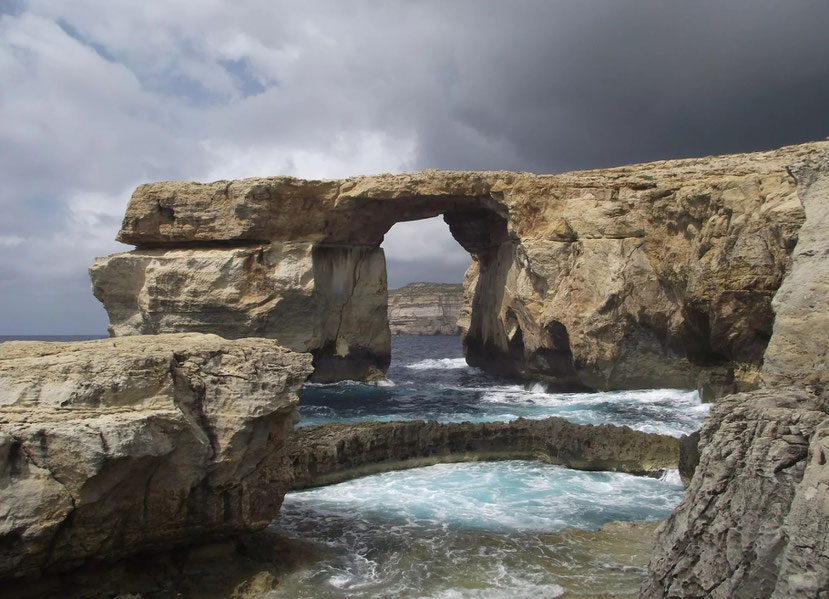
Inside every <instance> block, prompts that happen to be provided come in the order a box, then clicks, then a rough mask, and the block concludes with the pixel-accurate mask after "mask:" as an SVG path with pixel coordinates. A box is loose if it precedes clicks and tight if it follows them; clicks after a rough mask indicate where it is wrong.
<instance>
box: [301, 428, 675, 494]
mask: <svg viewBox="0 0 829 599" xmlns="http://www.w3.org/2000/svg"><path fill="white" fill-rule="evenodd" d="M289 454H290V457H291V462H292V463H293V466H294V488H295V489H302V488H306V487H313V486H321V485H327V484H333V483H337V482H342V481H344V480H348V479H351V478H356V477H358V476H365V475H368V474H376V473H378V472H386V471H390V470H401V469H405V468H417V467H421V466H429V465H432V464H438V463H443V462H468V461H479V460H505V459H525V460H541V461H543V462H546V463H549V464H558V465H562V466H567V467H569V468H576V469H579V470H611V471H616V472H627V473H631V474H650V473H655V472H658V471H660V470H664V469H668V468H676V467H677V462H678V459H679V441H678V440H677V439H676V438H674V437H669V436H666V435H654V434H650V433H643V432H640V431H635V430H632V429H630V428H628V427H624V426H611V425H602V426H592V425H582V424H573V423H572V422H568V421H567V420H564V419H563V418H547V419H544V420H526V419H523V418H519V419H518V420H515V421H512V422H483V423H477V424H472V423H469V422H464V423H447V424H441V423H438V422H434V421H431V422H425V421H422V420H415V421H405V422H360V423H332V424H323V425H319V426H307V427H300V428H298V429H296V431H295V432H294V434H293V437H292V438H291V442H290V450H289Z"/></svg>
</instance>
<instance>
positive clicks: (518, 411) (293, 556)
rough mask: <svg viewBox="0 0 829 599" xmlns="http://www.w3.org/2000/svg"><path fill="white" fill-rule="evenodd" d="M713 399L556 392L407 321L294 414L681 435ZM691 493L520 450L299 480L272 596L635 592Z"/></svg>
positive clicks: (285, 514) (448, 597) (668, 392)
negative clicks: (346, 377) (374, 378)
mask: <svg viewBox="0 0 829 599" xmlns="http://www.w3.org/2000/svg"><path fill="white" fill-rule="evenodd" d="M100 337H101V336H94V335H91V336H53V337H49V338H46V337H30V338H27V339H30V340H47V341H78V340H83V339H95V338H100ZM10 339H12V338H11V337H0V342H2V341H6V340H10ZM14 339H20V337H15V338H14ZM707 410H708V405H707V404H703V403H701V402H700V398H699V396H698V394H697V393H696V392H695V391H693V390H683V389H642V390H634V391H615V392H599V393H559V392H554V391H551V390H549V389H548V388H547V387H546V386H545V385H544V384H542V383H538V382H532V381H529V382H520V381H511V380H504V379H500V378H498V377H494V376H491V375H489V374H487V373H485V372H482V371H481V370H478V369H476V368H472V367H470V366H468V365H467V364H466V361H465V360H464V358H463V348H462V344H461V340H460V338H459V337H456V336H408V335H401V336H395V337H393V338H392V362H391V366H390V368H389V372H388V380H386V381H381V382H379V383H374V384H365V383H359V382H355V381H344V382H341V383H336V384H329V385H322V384H314V383H307V384H306V385H305V386H304V387H303V388H302V390H301V393H300V403H299V414H300V421H299V424H298V426H308V425H313V424H323V423H326V422H337V421H348V422H358V421H366V420H379V421H391V420H406V419H426V420H436V421H439V422H463V421H470V422H494V421H510V420H514V419H516V418H546V417H549V416H559V417H561V418H566V419H567V420H570V421H572V422H576V423H580V424H616V425H626V426H629V427H631V428H634V429H637V430H641V431H646V432H653V433H661V434H666V435H672V436H676V437H678V436H680V435H682V434H687V433H691V432H693V431H695V430H697V429H699V428H700V426H701V424H702V421H703V419H704V417H705V415H706V413H707ZM683 495H684V489H683V486H682V483H681V481H680V480H679V475H678V473H677V472H676V471H668V472H666V473H664V474H663V475H662V476H659V477H642V476H632V475H628V474H621V473H613V472H582V471H577V470H570V469H567V468H564V467H561V466H552V465H548V464H542V463H540V462H534V461H518V460H516V461H496V462H473V463H463V464H439V465H435V466H430V467H425V468H417V469H412V470H405V471H398V472H387V473H383V474H376V475H373V476H366V477H363V478H358V479H354V480H351V481H348V482H344V483H340V484H337V485H331V486H327V487H320V488H316V489H308V490H303V491H295V492H291V493H288V494H287V495H286V497H285V501H284V504H283V506H282V510H281V512H280V515H279V516H278V518H277V519H276V520H275V521H274V522H273V523H272V524H271V526H270V527H269V530H270V532H271V533H273V534H274V535H275V536H276V538H279V539H281V544H282V545H281V546H282V547H283V551H284V553H283V555H284V556H285V564H286V566H285V567H284V569H283V571H282V572H281V573H280V577H279V584H278V585H277V587H276V589H275V590H274V591H271V592H269V593H268V594H266V595H263V596H264V597H273V598H274V599H276V598H282V597H284V598H308V599H327V598H331V599H339V598H365V599H369V598H379V597H400V598H412V599H414V598H428V599H431V598H434V599H463V598H472V599H501V598H511V599H512V598H522V597H528V598H529V597H532V598H542V599H549V598H553V597H559V596H562V595H563V594H565V593H567V596H579V595H596V594H613V595H618V596H635V595H636V593H637V590H638V588H639V585H640V584H641V582H642V580H643V578H644V576H645V574H646V565H647V559H648V554H649V552H650V543H651V539H652V537H653V534H654V530H655V527H656V525H657V522H658V521H660V520H662V519H664V518H666V517H667V516H668V515H669V514H670V513H671V511H672V510H673V509H674V508H675V507H676V506H677V505H678V504H679V503H680V502H681V501H682V498H683ZM618 523H622V524H618ZM624 523H630V524H624Z"/></svg>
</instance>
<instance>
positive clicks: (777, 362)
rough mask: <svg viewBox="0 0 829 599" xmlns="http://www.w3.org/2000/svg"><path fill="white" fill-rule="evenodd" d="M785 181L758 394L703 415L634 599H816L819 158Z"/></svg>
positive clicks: (820, 572) (822, 236) (822, 502)
mask: <svg viewBox="0 0 829 599" xmlns="http://www.w3.org/2000/svg"><path fill="white" fill-rule="evenodd" d="M792 173H793V174H794V176H795V177H796V178H797V183H798V191H799V197H800V199H801V201H802V202H803V205H804V208H805V211H806V222H805V223H804V225H803V228H802V229H801V234H800V238H799V240H798V242H797V247H796V248H795V252H794V255H795V258H794V264H793V267H792V269H791V271H790V273H789V274H788V275H787V277H786V279H785V280H784V282H783V285H782V286H781V288H780V291H779V292H778V293H777V295H776V296H775V298H774V302H773V306H774V309H775V311H776V312H777V319H776V320H775V323H774V334H773V336H772V338H771V341H770V343H769V345H768V350H767V351H766V359H765V364H764V366H763V372H762V377H763V380H764V382H765V384H766V385H767V386H768V387H769V388H768V389H764V390H761V391H754V392H752V393H747V394H739V395H734V396H731V397H727V398H725V399H723V400H721V401H720V402H719V403H717V405H715V406H714V407H713V408H712V411H711V414H710V415H709V417H708V418H707V420H706V422H705V426H704V427H703V429H702V431H701V435H700V462H699V466H697V469H696V473H695V474H694V476H693V479H692V481H691V485H690V487H689V489H688V494H687V496H686V498H685V500H684V501H683V502H682V504H681V505H680V506H679V507H678V508H677V510H676V511H675V512H674V514H673V515H672V516H671V518H670V519H669V520H668V522H667V523H666V525H665V526H664V527H662V528H661V529H660V531H659V534H658V537H657V542H656V547H655V549H654V553H653V557H652V558H651V562H650V566H649V578H648V581H647V582H646V584H645V585H644V587H643V590H642V596H643V597H677V598H679V597H715V598H717V597H722V598H730V597H735V598H746V599H748V598H751V599H763V598H767V597H770V598H775V599H782V598H795V597H798V598H814V599H818V598H823V597H826V596H827V589H829V465H827V456H829V441H828V440H829V394H827V391H829V389H827V386H826V384H827V382H829V369H827V363H826V355H827V345H829V341H827V340H829V295H828V294H827V290H829V260H827V257H829V245H827V242H828V241H829V154H826V155H824V156H821V157H817V158H815V159H810V160H807V161H804V162H803V163H800V164H797V165H795V166H793V168H792ZM793 383H796V384H797V386H786V385H791V384H793Z"/></svg>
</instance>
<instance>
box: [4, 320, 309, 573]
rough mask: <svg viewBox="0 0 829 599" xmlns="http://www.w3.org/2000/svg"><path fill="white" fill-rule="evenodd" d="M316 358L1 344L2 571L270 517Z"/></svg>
mask: <svg viewBox="0 0 829 599" xmlns="http://www.w3.org/2000/svg"><path fill="white" fill-rule="evenodd" d="M310 372H311V357H310V356H309V355H307V354H298V353H294V352H290V351H287V350H285V349H282V348H280V347H279V346H277V345H276V343H274V342H273V341H271V340H267V339H241V340H237V341H228V340H225V339H221V338H219V337H216V336H214V335H199V334H193V333H190V334H178V335H161V336H140V337H123V338H118V339H109V340H99V341H87V342H80V343H37V342H7V343H3V344H1V345H0V406H2V414H0V578H4V577H20V576H24V575H27V574H39V573H40V572H43V571H48V570H61V569H65V568H69V567H74V566H77V565H79V564H81V563H83V562H85V561H86V560H109V559H115V558H118V557H121V556H124V555H129V554H133V553H135V552H138V551H145V550H153V551H154V550H158V549H165V548H169V547H172V546H176V545H180V544H182V543H188V542H203V541H205V540H211V539H217V538H222V537H226V536H229V535H235V534H238V533H240V532H245V531H251V530H256V529H259V528H262V527H264V526H266V525H267V524H268V523H269V522H270V521H271V520H272V519H273V518H274V517H275V516H276V514H277V512H278V510H279V507H280V505H281V503H282V497H283V495H284V493H285V492H286V491H287V489H288V488H289V487H290V485H291V481H292V470H291V464H290V461H289V460H288V457H287V454H286V446H285V439H286V437H287V436H288V434H289V432H290V430H291V428H292V427H293V425H294V422H295V421H296V419H297V413H296V404H297V401H298V399H297V395H296V392H297V390H298V388H299V386H300V385H301V384H302V382H303V381H304V380H305V379H306V378H307V376H308V374H309V373H310Z"/></svg>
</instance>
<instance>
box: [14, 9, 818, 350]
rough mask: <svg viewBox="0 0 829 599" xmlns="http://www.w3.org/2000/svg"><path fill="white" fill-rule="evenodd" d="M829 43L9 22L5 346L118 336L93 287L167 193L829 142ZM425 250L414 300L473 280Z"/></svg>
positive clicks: (407, 24)
mask: <svg viewBox="0 0 829 599" xmlns="http://www.w3.org/2000/svg"><path fill="white" fill-rule="evenodd" d="M827 23H829V2H826V0H792V1H787V2H779V1H776V0H730V1H729V2H722V1H715V0H695V1H693V2H690V1H686V2H666V1H664V0H613V1H612V2H578V1H573V0H567V1H564V0H522V1H521V2H496V1H481V0H457V1H454V2H445V1H442V0H440V1H439V0H426V1H422V2H404V1H402V0H387V1H378V0H354V1H353V2H338V1H334V0H331V1H316V2H303V3H293V2H287V1H273V0H252V1H251V2H249V3H244V4H238V3H236V4H233V3H212V4H208V5H205V4H204V3H203V2H198V1H196V0H170V1H169V2H165V3H163V4H155V3H139V2H130V1H128V0H111V1H109V2H106V3H101V2H98V1H96V0H75V1H73V2H71V3H69V2H66V3H56V2H51V1H50V0H28V1H23V0H13V1H10V0H0V86H2V89H3V90H4V92H6V93H4V94H0V114H2V115H3V119H0V178H2V179H3V182H4V184H3V186H2V187H0V211H2V214H3V217H2V218H1V219H0V274H2V273H14V274H13V277H14V285H11V284H10V279H5V280H3V281H0V301H2V302H3V304H2V305H3V306H4V308H3V310H2V311H0V334H3V333H7V332H9V331H11V330H14V331H17V332H20V331H26V330H28V331H38V332H39V331H43V330H44V329H43V327H44V326H48V327H55V328H54V330H53V331H52V332H56V333H57V332H83V331H80V330H79V329H77V328H76V327H78V326H90V327H94V328H95V330H94V331H93V330H90V331H89V332H100V331H101V330H102V329H103V326H104V324H105V319H104V317H103V313H102V311H101V310H100V307H99V306H98V304H97V302H96V300H94V298H92V297H91V294H89V293H88V290H87V289H85V288H82V287H84V286H83V285H80V282H81V281H84V280H85V279H86V267H87V266H88V265H89V264H90V263H91V262H92V260H93V258H94V256H95V255H100V254H106V253H109V252H112V251H116V250H117V249H118V246H117V244H115V243H114V242H113V241H112V239H113V238H114V236H115V232H116V230H117V227H118V221H119V220H120V215H122V214H123V210H124V207H125V205H126V202H127V199H128V197H129V193H130V191H131V189H132V188H134V187H135V185H137V184H138V183H141V182H143V181H148V180H169V179H189V180H207V179H219V178H235V177H241V176H252V175H273V174H294V175H297V176H305V177H338V176H345V175H352V174H361V173H373V172H384V171H400V170H415V169H421V168H443V169H514V170H530V171H535V172H560V171H564V170H571V169H578V168H595V167H602V166H610V165H618V164H625V163H631V162H639V161H645V160H654V159H662V158H672V157H685V156H697V155H707V154H716V153H726V152H736V151H750V150H760V149H767V148H773V147H777V146H781V145H785V144H790V143H797V142H802V141H808V140H815V139H822V138H824V137H826V136H827V135H829V110H826V107H827V106H829V60H827V56H829V36H827V35H826V31H825V30H826V24H827ZM422 227H424V228H423V229H422V231H423V232H421V233H412V232H411V231H410V232H409V233H406V234H401V233H396V232H394V231H392V232H391V233H390V235H389V237H388V241H389V243H390V245H389V246H385V247H386V251H387V254H388V257H389V264H390V282H391V284H392V285H393V286H398V285H401V284H405V283H407V282H409V281H408V280H405V279H407V278H408V279H410V280H422V279H432V280H444V281H448V280H449V279H452V280H459V279H460V276H461V275H462V272H463V270H464V268H465V266H466V264H468V255H466V253H465V252H463V250H462V249H460V247H459V246H457V244H456V243H454V241H452V240H451V238H448V237H446V236H445V233H446V232H445V231H443V230H442V229H440V228H439V227H438V226H437V225H434V224H424V225H422ZM438 237H439V238H440V240H438ZM424 238H425V239H427V241H429V242H430V243H427V244H423V243H419V241H420V240H422V239H424ZM434 247H439V248H440V253H430V252H429V249H430V248H434ZM397 273H402V274H397ZM9 277H12V275H11V274H9ZM67 281H68V282H67ZM59 285H66V286H67V287H66V289H67V291H66V293H65V294H63V295H61V294H60V293H59V292H58V293H51V291H48V290H52V289H54V288H56V286H59ZM12 287H14V289H12ZM27 298H28V299H27ZM45 315H48V316H45ZM61 323H63V324H61ZM84 323H85V324H84Z"/></svg>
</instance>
